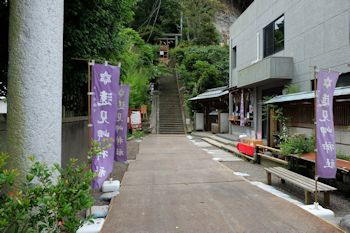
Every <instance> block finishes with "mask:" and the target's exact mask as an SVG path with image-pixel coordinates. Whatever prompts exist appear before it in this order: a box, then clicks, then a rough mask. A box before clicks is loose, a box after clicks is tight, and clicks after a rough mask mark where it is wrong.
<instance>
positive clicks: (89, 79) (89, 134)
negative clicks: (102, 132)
mask: <svg viewBox="0 0 350 233" xmlns="http://www.w3.org/2000/svg"><path fill="white" fill-rule="evenodd" d="M87 64H88V93H87V95H88V147H89V149H90V148H91V130H90V127H91V70H90V69H91V68H90V61H88V62H87Z"/></svg>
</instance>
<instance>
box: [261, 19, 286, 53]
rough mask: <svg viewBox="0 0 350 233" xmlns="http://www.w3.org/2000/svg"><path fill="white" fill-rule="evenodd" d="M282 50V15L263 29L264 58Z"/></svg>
mask: <svg viewBox="0 0 350 233" xmlns="http://www.w3.org/2000/svg"><path fill="white" fill-rule="evenodd" d="M283 49H284V15H282V16H281V17H279V18H278V19H276V20H275V21H273V22H272V23H270V24H269V25H267V26H266V27H265V28H264V57H267V56H270V55H271V54H274V53H277V52H279V51H281V50H283Z"/></svg>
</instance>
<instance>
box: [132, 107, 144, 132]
mask: <svg viewBox="0 0 350 233" xmlns="http://www.w3.org/2000/svg"><path fill="white" fill-rule="evenodd" d="M130 123H131V128H133V129H140V128H142V118H141V111H131V115H130Z"/></svg>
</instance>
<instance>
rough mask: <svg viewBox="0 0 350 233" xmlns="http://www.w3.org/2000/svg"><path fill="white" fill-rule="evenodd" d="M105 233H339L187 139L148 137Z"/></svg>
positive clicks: (124, 182) (164, 136)
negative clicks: (252, 182) (218, 160)
mask: <svg viewBox="0 0 350 233" xmlns="http://www.w3.org/2000/svg"><path fill="white" fill-rule="evenodd" d="M111 204H112V208H111V210H110V213H109V215H108V217H107V220H106V223H105V225H104V228H103V231H102V232H104V233H114V232H123V233H126V232H130V233H141V232H144V233H146V232H147V233H167V232H169V233H170V232H189V233H191V232H193V233H197V232H201V233H203V232H208V233H209V232H210V233H212V232H338V230H337V229H336V228H334V227H333V226H332V225H330V224H328V223H326V222H324V221H323V220H321V219H319V218H317V217H315V216H313V215H311V214H309V213H307V212H305V211H304V210H302V209H300V208H299V207H297V206H295V205H293V204H291V203H289V202H287V201H285V200H283V199H280V198H278V197H276V196H274V195H272V194H270V193H267V192H265V191H263V190H261V189H259V188H257V187H255V186H253V185H251V184H250V183H248V182H247V181H246V180H244V179H243V178H241V177H239V176H235V175H233V173H232V171H231V170H230V169H228V168H226V167H224V166H223V165H221V164H220V163H218V162H216V161H213V160H212V157H211V156H210V155H209V154H207V153H206V152H205V151H203V150H202V149H200V148H199V147H196V146H195V145H194V144H193V143H191V142H190V141H189V140H188V139H187V138H186V137H185V136H172V135H163V136H148V137H146V138H145V139H144V140H143V142H142V143H141V145H140V153H139V154H138V156H137V158H136V161H135V162H132V163H131V164H130V165H129V169H128V171H127V172H126V173H125V175H124V178H123V181H122V187H121V192H120V195H118V196H117V198H115V199H114V200H113V201H112V203H111Z"/></svg>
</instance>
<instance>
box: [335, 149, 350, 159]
mask: <svg viewBox="0 0 350 233" xmlns="http://www.w3.org/2000/svg"><path fill="white" fill-rule="evenodd" d="M337 159H342V160H346V161H350V156H349V155H347V154H346V153H345V152H344V151H342V150H337Z"/></svg>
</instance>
